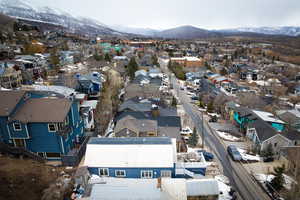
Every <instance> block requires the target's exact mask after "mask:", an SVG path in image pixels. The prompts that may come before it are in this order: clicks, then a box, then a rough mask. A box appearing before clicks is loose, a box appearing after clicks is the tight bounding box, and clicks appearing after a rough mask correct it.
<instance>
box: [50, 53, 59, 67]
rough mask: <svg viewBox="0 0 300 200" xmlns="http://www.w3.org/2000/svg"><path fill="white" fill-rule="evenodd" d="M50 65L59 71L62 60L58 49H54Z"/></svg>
mask: <svg viewBox="0 0 300 200" xmlns="http://www.w3.org/2000/svg"><path fill="white" fill-rule="evenodd" d="M50 64H51V65H52V67H53V69H55V70H56V71H59V64H60V59H59V56H58V53H57V49H56V48H54V49H52V50H51V52H50Z"/></svg>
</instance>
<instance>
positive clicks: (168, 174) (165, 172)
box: [160, 170, 172, 177]
mask: <svg viewBox="0 0 300 200" xmlns="http://www.w3.org/2000/svg"><path fill="white" fill-rule="evenodd" d="M171 174H172V172H171V171H170V170H162V171H161V172H160V176H161V177H171Z"/></svg>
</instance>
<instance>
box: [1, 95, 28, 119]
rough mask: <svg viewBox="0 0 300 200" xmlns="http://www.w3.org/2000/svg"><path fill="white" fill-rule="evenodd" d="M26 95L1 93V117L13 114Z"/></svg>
mask: <svg viewBox="0 0 300 200" xmlns="http://www.w3.org/2000/svg"><path fill="white" fill-rule="evenodd" d="M25 93H26V92H25V91H0V116H8V115H9V114H11V112H12V111H13V110H14V108H15V107H16V106H17V104H18V103H19V102H20V100H21V99H22V97H23V96H24V95H25Z"/></svg>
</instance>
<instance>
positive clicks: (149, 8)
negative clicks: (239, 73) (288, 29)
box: [31, 0, 300, 29]
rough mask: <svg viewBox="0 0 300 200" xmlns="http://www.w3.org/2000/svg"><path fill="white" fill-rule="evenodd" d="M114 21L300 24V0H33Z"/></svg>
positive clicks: (219, 25) (218, 25) (208, 25)
mask: <svg viewBox="0 0 300 200" xmlns="http://www.w3.org/2000/svg"><path fill="white" fill-rule="evenodd" d="M31 1H33V2H38V3H39V4H45V5H49V6H54V7H57V8H60V9H62V10H66V11H67V12H70V13H71V14H73V15H77V16H87V17H91V18H94V19H97V20H98V21H100V22H102V23H104V24H108V25H112V24H120V25H125V26H128V25H129V26H135V27H150V28H170V27H174V26H179V25H187V24H190V25H194V26H198V27H201V28H208V29H221V28H235V27H246V26H286V25H294V26H300V0H106V1H104V0H31Z"/></svg>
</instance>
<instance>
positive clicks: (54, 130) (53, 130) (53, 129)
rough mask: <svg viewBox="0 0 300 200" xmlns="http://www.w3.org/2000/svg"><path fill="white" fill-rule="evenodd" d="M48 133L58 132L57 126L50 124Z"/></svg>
mask: <svg viewBox="0 0 300 200" xmlns="http://www.w3.org/2000/svg"><path fill="white" fill-rule="evenodd" d="M48 131H49V132H56V125H55V124H48Z"/></svg>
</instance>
